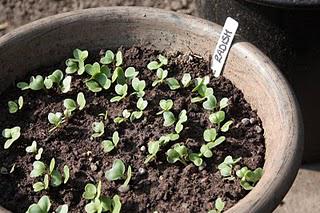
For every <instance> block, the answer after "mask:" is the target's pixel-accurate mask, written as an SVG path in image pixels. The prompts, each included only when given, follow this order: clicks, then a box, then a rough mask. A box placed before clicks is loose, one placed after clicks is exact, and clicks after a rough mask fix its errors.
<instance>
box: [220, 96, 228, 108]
mask: <svg viewBox="0 0 320 213" xmlns="http://www.w3.org/2000/svg"><path fill="white" fill-rule="evenodd" d="M228 102H229V99H228V98H222V99H221V100H220V102H219V107H220V110H222V109H224V108H226V107H227V106H228Z"/></svg>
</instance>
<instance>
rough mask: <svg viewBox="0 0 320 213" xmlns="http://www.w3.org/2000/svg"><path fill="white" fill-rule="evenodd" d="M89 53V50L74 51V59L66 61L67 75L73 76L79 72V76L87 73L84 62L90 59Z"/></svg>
mask: <svg viewBox="0 0 320 213" xmlns="http://www.w3.org/2000/svg"><path fill="white" fill-rule="evenodd" d="M88 55H89V52H88V51H87V50H84V51H82V50H80V49H75V50H74V51H73V57H74V58H70V59H68V60H67V61H66V65H67V68H66V73H67V74H73V73H75V72H78V75H82V74H83V73H84V71H85V66H84V61H85V60H86V59H87V58H88Z"/></svg>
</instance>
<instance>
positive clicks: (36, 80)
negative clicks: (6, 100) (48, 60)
mask: <svg viewBox="0 0 320 213" xmlns="http://www.w3.org/2000/svg"><path fill="white" fill-rule="evenodd" d="M17 87H18V88H19V89H21V90H27V89H31V90H34V91H37V90H42V89H45V86H44V80H43V77H42V76H41V75H37V76H36V77H34V76H31V78H30V83H29V84H28V83H26V82H19V83H18V84H17Z"/></svg>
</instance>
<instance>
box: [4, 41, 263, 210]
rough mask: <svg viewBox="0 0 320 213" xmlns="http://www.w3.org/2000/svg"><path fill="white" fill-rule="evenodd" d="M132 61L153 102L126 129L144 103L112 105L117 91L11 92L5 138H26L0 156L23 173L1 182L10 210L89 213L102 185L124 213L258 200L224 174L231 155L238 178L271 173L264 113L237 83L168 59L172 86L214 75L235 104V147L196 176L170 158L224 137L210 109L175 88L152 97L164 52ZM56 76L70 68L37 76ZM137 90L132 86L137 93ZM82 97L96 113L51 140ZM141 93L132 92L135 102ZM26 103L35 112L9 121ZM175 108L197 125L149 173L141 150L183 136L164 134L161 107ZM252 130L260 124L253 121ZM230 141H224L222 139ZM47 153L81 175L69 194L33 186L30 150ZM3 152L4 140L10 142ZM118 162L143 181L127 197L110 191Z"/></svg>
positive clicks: (181, 57) (80, 82) (221, 149)
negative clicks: (16, 131)
mask: <svg viewBox="0 0 320 213" xmlns="http://www.w3.org/2000/svg"><path fill="white" fill-rule="evenodd" d="M120 50H121V51H122V52H123V56H124V64H123V68H126V67H129V66H134V67H135V68H136V70H138V71H139V72H140V73H139V75H138V77H139V79H140V80H141V79H143V80H145V81H146V84H147V87H146V90H145V91H146V94H145V96H144V99H145V100H147V101H148V107H147V108H146V110H145V111H144V115H143V117H142V118H141V119H140V120H136V121H134V122H123V123H121V124H120V125H119V124H115V123H113V118H115V117H117V116H120V115H121V113H122V111H123V110H124V109H129V110H134V109H136V101H137V98H136V96H134V95H131V96H127V97H126V98H125V99H124V100H123V101H120V102H118V103H111V102H110V101H109V100H110V98H111V97H113V96H115V92H114V89H113V88H110V89H109V90H108V91H104V92H100V93H97V94H95V93H92V92H90V91H89V90H88V89H87V88H86V86H85V84H84V77H83V76H82V77H81V76H78V75H73V81H72V88H71V91H70V92H68V93H66V94H61V93H60V91H58V90H55V89H51V90H49V91H48V92H47V93H46V92H45V91H31V90H26V91H21V90H20V89H17V88H15V87H11V88H10V89H8V90H7V91H5V92H3V94H2V95H1V96H0V97H1V98H0V115H1V116H0V129H1V130H2V129H5V128H9V127H10V128H11V127H13V126H20V127H21V136H20V138H19V139H18V140H17V141H16V142H15V143H14V144H13V145H12V146H11V147H10V148H9V149H8V150H4V149H3V148H2V147H1V148H0V159H1V162H0V167H5V168H8V169H9V170H10V168H11V166H12V165H13V164H15V170H14V172H13V173H11V174H0V191H1V194H0V204H1V205H2V206H4V207H5V208H7V209H9V210H11V211H13V212H17V213H19V212H25V211H26V210H27V208H28V206H29V205H31V204H32V203H36V202H37V201H38V200H39V199H40V197H41V196H43V195H48V196H49V197H50V199H51V202H52V204H53V206H52V208H51V209H56V208H57V206H59V205H62V204H64V203H67V204H68V205H69V210H70V212H79V213H80V212H84V207H85V205H86V204H87V203H88V201H86V200H84V199H83V198H82V193H83V191H84V186H85V185H86V184H87V183H96V182H98V180H102V186H103V187H102V194H103V195H106V196H113V195H115V194H119V195H120V197H121V203H122V211H121V212H153V211H156V210H157V211H158V212H207V211H208V210H209V209H212V208H213V206H214V201H215V200H216V199H217V198H218V197H221V198H222V200H223V201H225V203H226V207H225V209H228V208H230V207H232V206H233V205H234V204H236V203H237V202H238V201H239V200H240V199H241V198H243V197H244V196H245V195H246V194H247V193H248V191H245V190H244V189H243V188H242V187H241V186H240V183H239V179H238V178H236V179H235V180H234V181H231V180H224V179H223V177H222V176H221V175H220V172H219V170H218V168H217V166H218V165H219V164H220V163H221V162H223V160H224V158H225V157H226V156H228V155H231V156H232V157H233V158H238V157H241V158H242V159H241V160H240V162H239V163H238V165H237V166H236V167H235V168H234V171H233V173H234V172H235V170H237V169H239V168H240V167H242V166H247V167H248V168H250V169H256V168H257V167H263V164H264V155H265V144H264V137H263V128H262V123H261V120H260V119H259V117H258V116H257V113H256V112H255V111H254V110H252V109H251V107H250V104H249V103H247V101H246V100H245V99H244V96H243V94H242V92H241V91H240V90H239V89H237V88H236V87H235V86H234V85H233V84H232V82H231V81H229V80H228V79H226V78H224V77H219V78H214V77H213V76H212V74H211V71H210V68H209V63H208V61H206V60H204V59H203V58H201V57H199V56H195V55H192V54H191V53H190V54H182V53H177V52H175V53H167V52H163V53H162V54H164V55H166V56H167V57H168V59H169V64H168V65H167V66H165V67H164V68H165V69H167V70H169V77H171V76H174V77H175V78H177V79H181V78H182V75H183V74H184V73H190V74H191V75H192V78H193V79H194V78H195V77H203V76H205V75H210V76H211V80H210V83H209V86H210V87H212V88H213V90H214V94H215V96H216V97H217V99H218V100H220V99H221V98H223V97H227V98H229V105H228V107H227V108H226V109H225V111H226V120H230V119H231V120H232V121H233V124H232V125H231V127H230V130H229V131H228V132H227V133H223V135H224V136H225V137H226V141H225V142H224V143H222V144H221V145H219V146H217V147H216V148H215V149H213V157H212V158H210V159H205V162H206V166H205V167H204V168H203V169H199V168H198V167H196V166H194V165H193V164H192V163H189V164H188V165H187V166H185V165H183V164H182V163H179V162H176V163H175V164H169V163H168V162H167V161H166V155H165V152H166V150H168V149H169V148H170V146H171V145H172V144H173V143H176V142H178V143H180V144H184V145H186V146H187V147H188V148H190V149H192V150H193V151H194V152H198V151H199V149H200V146H201V145H202V144H203V143H205V141H204V140H203V132H204V130H205V129H207V128H210V127H215V126H214V125H213V124H211V123H210V121H209V120H208V117H209V114H210V112H209V111H206V110H204V109H203V107H202V104H200V103H193V104H191V96H192V95H193V96H195V94H194V93H192V92H191V90H192V88H193V87H189V88H188V89H178V90H176V91H171V90H170V89H169V87H168V86H167V85H165V84H162V85H159V86H156V87H152V86H151V84H152V82H153V80H155V78H156V75H155V71H150V70H148V69H147V68H146V67H147V64H148V63H149V62H150V61H151V60H155V59H156V57H157V56H158V54H159V53H160V52H159V51H156V50H151V49H145V48H141V47H132V48H128V49H125V48H120ZM101 54H102V53H101V52H100V53H97V54H95V55H92V54H91V55H90V53H89V55H90V56H89V59H88V60H87V61H86V63H89V62H93V61H98V60H99V57H100V55H101ZM56 68H60V69H62V70H64V69H65V66H64V62H63V63H61V64H58V65H56V66H53V67H47V68H42V69H39V70H36V71H34V72H31V73H30V75H31V74H33V75H35V74H46V75H48V74H50V73H52V71H54V70H55V69H56ZM129 84H130V83H129ZM78 92H83V93H84V94H85V97H86V100H87V104H86V107H85V108H84V109H83V110H82V111H77V110H76V111H75V112H74V115H73V116H72V118H71V119H69V120H68V121H67V122H66V123H64V124H63V125H62V127H61V128H59V129H57V130H55V131H53V132H51V133H49V130H50V129H51V128H52V125H51V124H49V122H48V119H47V116H48V114H49V113H50V112H62V111H63V110H64V107H63V100H64V99H66V98H72V99H76V95H77V93H78ZM131 92H132V89H131V86H130V85H129V94H130V93H131ZM20 95H23V97H24V101H25V104H24V106H23V108H22V110H21V111H18V112H17V113H15V114H9V113H8V108H7V102H8V101H9V100H15V99H17V98H18V97H19V96H20ZM169 98H170V99H172V100H173V101H174V106H173V109H172V110H171V111H172V112H173V113H174V114H175V116H177V115H178V114H179V112H180V111H181V110H182V109H186V110H187V115H188V121H187V122H186V123H184V130H183V131H182V132H181V133H180V139H179V140H178V141H176V142H173V143H172V142H171V143H169V144H167V145H166V146H165V147H164V148H162V150H161V151H160V152H159V153H158V154H157V158H156V161H152V162H150V163H149V164H147V165H146V164H144V160H145V159H146V156H147V154H148V153H147V152H146V151H141V147H142V146H145V147H147V144H148V142H149V141H151V140H157V139H159V138H160V136H162V135H164V134H167V133H171V132H173V131H174V126H171V127H164V126H163V117H162V116H161V115H158V116H157V115H156V113H157V112H159V111H161V109H160V107H159V101H160V100H161V99H169ZM106 110H108V113H109V118H108V119H107V120H104V118H103V116H98V114H99V113H103V112H105V111H106ZM248 120H250V122H249V121H248ZM96 121H103V122H104V124H105V134H104V135H103V136H102V137H100V138H96V139H92V138H91V135H92V128H91V125H92V123H93V122H96ZM114 131H118V132H119V135H120V142H119V143H118V146H117V147H116V148H115V149H114V150H113V151H112V152H110V153H104V152H103V149H102V148H101V141H102V140H104V139H110V137H111V136H112V133H113V132H114ZM220 135H221V134H220ZM34 140H35V141H36V142H37V143H38V147H42V148H43V149H44V152H43V154H42V158H41V161H43V162H44V163H46V164H47V165H48V164H49V163H50V160H51V158H53V157H54V158H55V160H56V165H58V167H59V168H60V171H61V169H62V167H63V166H64V165H68V166H69V167H70V170H71V174H70V179H69V181H68V183H67V184H65V185H61V186H59V187H57V188H53V187H50V188H49V190H43V191H41V192H34V191H33V188H32V185H33V184H34V183H35V182H37V181H39V180H40V181H41V180H42V178H31V177H30V172H31V170H32V163H33V162H34V161H35V159H34V155H32V154H28V153H26V151H25V148H26V147H27V146H29V145H31V143H32V141H34ZM1 142H2V144H3V143H4V140H3V139H1ZM114 159H121V160H123V161H124V163H125V165H131V167H132V169H133V177H132V179H131V181H130V184H129V185H130V190H129V191H128V192H126V193H120V192H118V191H117V188H118V187H119V186H120V185H121V184H122V183H123V180H120V181H113V182H111V183H110V182H108V181H107V180H106V178H105V176H104V173H105V171H106V170H108V169H110V168H111V166H112V162H113V160H114ZM141 168H144V169H145V171H146V172H145V173H144V174H141V173H139V172H138V171H139V169H140V170H141Z"/></svg>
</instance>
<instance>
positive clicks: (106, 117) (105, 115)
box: [98, 110, 108, 121]
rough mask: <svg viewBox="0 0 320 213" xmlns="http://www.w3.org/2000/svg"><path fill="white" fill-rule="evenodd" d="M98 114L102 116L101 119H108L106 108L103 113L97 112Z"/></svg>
mask: <svg viewBox="0 0 320 213" xmlns="http://www.w3.org/2000/svg"><path fill="white" fill-rule="evenodd" d="M98 116H103V119H104V120H105V121H106V120H107V119H108V110H106V111H105V112H104V113H99V115H98Z"/></svg>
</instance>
